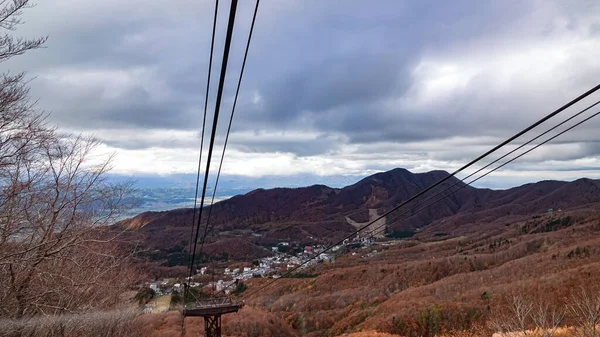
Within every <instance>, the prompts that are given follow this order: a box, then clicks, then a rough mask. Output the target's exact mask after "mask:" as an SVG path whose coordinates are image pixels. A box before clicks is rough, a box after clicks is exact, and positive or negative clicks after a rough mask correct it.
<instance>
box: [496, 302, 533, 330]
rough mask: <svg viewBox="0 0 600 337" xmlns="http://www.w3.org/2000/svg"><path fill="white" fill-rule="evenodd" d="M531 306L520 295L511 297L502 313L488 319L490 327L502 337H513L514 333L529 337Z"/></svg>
mask: <svg viewBox="0 0 600 337" xmlns="http://www.w3.org/2000/svg"><path fill="white" fill-rule="evenodd" d="M532 312H533V304H532V303H531V302H530V301H528V300H526V299H524V298H523V296H521V295H515V296H512V298H511V299H510V300H509V301H507V305H506V310H504V312H497V313H494V314H493V315H492V317H491V319H490V327H491V328H492V329H493V330H495V331H496V332H499V333H500V334H501V335H502V336H513V334H514V333H515V332H517V333H519V334H520V335H521V336H524V337H525V336H531V335H532V334H531V332H530V331H528V327H530V326H531V322H532V319H531V316H532V315H531V314H532Z"/></svg>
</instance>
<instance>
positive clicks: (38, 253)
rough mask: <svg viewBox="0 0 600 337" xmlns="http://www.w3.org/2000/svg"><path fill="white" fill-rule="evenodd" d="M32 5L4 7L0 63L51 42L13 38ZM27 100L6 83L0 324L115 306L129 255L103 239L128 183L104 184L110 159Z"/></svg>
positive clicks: (0, 149) (2, 92) (1, 0)
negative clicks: (63, 129)
mask: <svg viewBox="0 0 600 337" xmlns="http://www.w3.org/2000/svg"><path fill="white" fill-rule="evenodd" d="M28 6H29V2H28V1H27V0H12V1H9V0H0V30H2V29H3V30H4V31H5V32H6V33H5V34H4V35H3V37H1V38H0V62H2V61H5V60H7V59H9V58H11V57H13V56H16V55H20V54H23V53H24V52H26V51H28V50H31V49H35V48H39V47H41V46H42V45H43V43H44V42H45V41H46V39H45V38H40V39H34V40H27V39H21V38H14V37H12V35H11V34H10V33H11V32H12V31H14V30H15V29H16V28H17V26H18V25H19V24H20V23H21V20H20V15H21V13H22V10H23V9H24V8H27V7H28ZM45 117H46V116H45V114H44V113H43V112H40V111H39V110H37V109H36V107H35V102H31V101H30V99H29V91H28V87H27V81H26V80H25V75H24V74H17V75H10V74H4V75H2V77H1V78H0V284H1V285H2V286H1V287H0V317H10V318H22V317H31V316H34V315H36V314H45V315H52V314H58V313H61V314H63V313H66V312H74V311H81V310H86V309H89V308H92V307H94V308H98V307H101V308H107V307H111V306H113V305H114V304H116V303H117V302H118V298H117V296H118V294H120V293H122V291H123V290H124V287H126V286H127V284H128V280H129V278H130V277H131V276H132V275H131V274H130V270H131V268H129V265H128V264H129V259H128V257H129V255H128V254H127V252H124V251H123V250H122V249H121V247H120V246H119V245H118V243H117V242H116V240H117V238H118V233H116V234H114V233H110V232H109V231H108V230H106V228H107V227H106V226H105V225H108V224H112V223H114V222H115V221H116V220H117V218H118V217H119V216H120V215H121V213H122V211H123V210H124V209H127V208H128V207H129V206H130V203H129V202H128V199H127V198H126V196H127V194H128V192H129V191H130V189H129V187H130V186H129V185H128V184H112V183H109V182H108V181H107V180H106V172H107V171H108V170H109V169H110V162H111V159H112V157H111V156H110V155H108V156H106V155H100V154H98V153H96V152H95V151H96V149H97V145H98V142H97V141H96V140H95V139H94V138H92V137H85V136H73V135H67V134H61V133H58V132H57V131H56V130H54V129H53V128H51V127H49V126H48V124H47V123H46V118H45Z"/></svg>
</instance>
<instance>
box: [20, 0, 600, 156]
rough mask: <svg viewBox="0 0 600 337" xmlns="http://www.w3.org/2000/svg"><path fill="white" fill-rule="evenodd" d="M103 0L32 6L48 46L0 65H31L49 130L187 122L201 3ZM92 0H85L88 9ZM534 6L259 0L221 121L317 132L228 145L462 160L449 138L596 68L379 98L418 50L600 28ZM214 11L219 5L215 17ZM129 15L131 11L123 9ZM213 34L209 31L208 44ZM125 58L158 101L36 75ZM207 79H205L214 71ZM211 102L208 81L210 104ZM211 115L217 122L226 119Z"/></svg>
mask: <svg viewBox="0 0 600 337" xmlns="http://www.w3.org/2000/svg"><path fill="white" fill-rule="evenodd" d="M106 3H107V4H104V5H102V4H101V3H100V2H99V3H87V4H86V6H91V7H92V9H91V10H90V9H85V8H83V7H79V6H78V7H77V8H76V9H77V11H76V12H75V13H73V14H72V15H73V17H68V18H66V19H65V22H59V23H56V24H54V25H52V24H51V23H50V21H49V20H48V19H47V18H45V17H46V16H48V15H49V14H52V12H48V13H47V12H46V11H49V10H51V9H52V8H53V6H52V5H47V4H45V3H44V4H41V3H40V4H39V5H38V8H36V9H33V10H32V13H33V14H32V16H31V18H30V19H27V21H28V25H27V26H26V27H27V30H26V33H27V34H29V35H34V36H36V35H45V30H47V29H48V30H50V31H49V32H48V33H49V34H50V41H49V48H48V49H46V50H41V51H36V52H35V53H31V54H29V55H26V56H24V57H23V58H21V59H20V60H22V61H18V62H22V63H12V64H9V65H15V66H20V67H29V66H30V65H31V69H30V70H31V71H32V72H31V75H32V76H35V75H39V77H38V78H37V79H36V80H35V81H34V82H33V84H32V85H33V91H32V93H33V94H34V95H36V96H39V97H40V102H41V107H44V108H47V109H48V110H50V111H52V119H53V120H54V121H56V122H58V123H60V124H61V125H62V126H65V127H73V128H78V129H87V130H91V131H93V130H95V129H97V128H110V129H115V130H117V129H123V128H129V129H131V128H134V129H137V130H139V132H144V130H147V129H176V130H199V127H200V118H201V113H202V110H203V104H204V90H205V88H204V85H205V75H206V74H205V70H206V68H207V57H208V46H209V38H210V34H209V33H210V32H209V30H210V24H209V23H210V20H211V13H212V10H211V6H212V3H210V2H202V3H196V2H195V1H189V2H185V3H183V4H182V5H181V6H178V8H173V7H172V6H169V5H170V3H168V2H155V3H152V4H151V5H148V6H141V4H142V2H139V1H138V2H133V3H131V4H124V3H121V2H112V1H107V2H106ZM251 5H252V4H250V3H244V4H241V6H242V12H241V13H240V14H239V15H238V17H239V18H240V20H241V21H240V22H238V25H237V26H236V33H235V41H234V47H233V48H234V49H233V51H232V58H231V60H230V66H231V68H230V69H231V72H230V74H229V76H228V82H227V84H226V93H225V96H226V97H225V103H226V104H225V105H224V108H223V110H222V114H223V116H226V114H227V113H228V112H229V107H230V104H231V100H232V96H233V94H234V90H235V81H236V79H237V78H236V76H235V75H236V72H235V71H236V70H237V69H239V65H240V62H241V53H242V51H243V47H244V40H245V33H246V30H245V29H247V28H244V27H247V26H248V24H249V20H250V14H251V10H252V6H251ZM538 5H539V4H538ZM94 6H97V7H98V10H97V11H96V12H95V13H94V9H93V8H94ZM536 6H537V5H536V4H534V3H533V2H520V3H515V4H513V6H506V5H505V4H501V3H499V2H494V1H489V2H485V1H481V2H480V1H456V2H451V3H450V2H447V3H446V2H439V1H419V2H414V1H413V2H397V1H383V2H378V3H377V5H373V6H371V5H369V6H365V3H364V2H363V1H348V2H344V4H343V6H340V5H339V3H335V2H324V1H307V2H300V3H286V2H279V1H272V2H267V1H264V2H263V3H262V4H261V9H260V12H259V17H258V21H257V27H256V30H255V37H254V40H253V44H252V46H251V50H250V55H249V60H248V64H247V69H246V74H245V78H244V82H243V86H242V92H241V97H240V102H239V105H238V111H237V115H236V119H235V122H234V131H238V132H242V131H252V130H263V131H270V132H277V131H286V130H287V131H295V132H303V131H305V132H308V131H310V132H315V131H316V132H320V133H321V136H320V137H317V138H315V139H301V140H299V139H295V138H285V137H283V138H282V139H278V140H272V139H270V140H264V139H261V138H260V137H258V138H257V139H254V140H253V139H238V140H236V139H235V137H233V138H232V146H234V147H235V148H236V149H238V150H240V151H245V152H259V153H260V152H273V151H281V152H292V153H294V154H296V155H298V156H311V155H318V154H325V153H328V152H331V151H337V150H339V149H340V147H342V146H344V145H364V144H373V150H372V151H379V150H380V151H383V149H382V147H381V145H380V144H382V143H390V142H398V143H414V142H420V141H437V142H439V143H440V150H437V151H432V150H423V151H422V152H421V153H422V154H426V156H425V157H426V158H431V159H434V160H445V161H449V160H459V159H460V160H462V159H465V158H466V157H467V154H469V155H470V154H471V153H478V151H477V150H478V147H477V146H478V145H479V143H477V142H474V144H472V145H471V146H465V147H463V148H460V149H458V150H457V149H453V148H451V147H450V146H446V145H445V141H446V140H447V139H448V138H450V137H455V136H462V137H479V136H490V137H495V138H498V139H502V138H506V137H507V136H509V135H511V134H512V133H514V132H516V131H518V130H519V129H520V128H522V127H524V126H526V125H528V124H529V123H530V122H532V121H533V120H535V119H536V118H538V117H539V116H540V115H542V114H544V113H547V112H549V111H550V110H552V109H553V108H555V107H557V106H558V105H560V104H561V103H563V102H566V101H567V100H569V99H570V98H572V97H573V96H574V95H575V94H576V93H577V92H578V91H580V90H584V89H586V88H585V87H586V85H589V83H594V82H595V81H596V80H597V78H598V75H600V68H599V67H598V65H594V64H593V63H594V62H592V61H589V60H587V59H573V60H567V61H566V62H565V64H564V67H560V68H558V69H555V71H556V81H557V82H559V81H560V83H535V82H534V81H527V80H528V76H530V75H529V74H527V73H524V74H522V78H514V79H510V80H511V83H509V85H510V86H513V85H518V84H520V83H522V87H517V88H508V89H507V88H503V87H502V86H503V85H505V84H503V83H500V84H499V83H496V82H495V81H494V79H493V78H492V79H490V74H489V73H483V74H478V75H475V76H473V78H471V80H470V81H469V82H468V83H466V84H465V85H464V88H461V90H460V91H459V92H456V93H453V94H452V95H451V96H450V97H448V98H446V99H444V101H443V103H442V104H441V105H439V106H433V107H426V108H417V109H415V110H408V109H405V108H401V107H397V108H395V107H391V106H390V102H393V101H399V100H402V99H406V98H407V97H409V96H410V95H413V94H415V90H417V89H415V88H417V87H419V85H420V83H418V80H419V78H418V77H415V74H414V73H413V71H414V69H415V67H416V66H417V65H418V64H419V62H420V61H422V60H423V59H424V58H427V57H432V56H435V57H437V58H439V59H444V58H445V57H448V58H451V59H453V60H457V61H464V60H467V61H468V60H469V58H470V57H473V55H472V54H474V53H482V52H484V51H485V49H486V48H489V49H490V50H494V48H498V44H502V43H504V44H507V45H511V41H513V40H514V41H516V42H515V45H514V47H513V48H514V49H519V48H523V49H526V48H527V43H528V42H530V40H531V39H533V40H535V39H539V40H544V39H550V38H552V37H553V36H555V35H556V34H559V35H560V34H562V30H561V29H566V30H568V31H579V30H582V31H587V33H582V36H583V35H585V34H596V33H595V32H596V31H597V30H598V28H597V27H598V25H600V23H598V22H588V21H586V22H582V20H583V19H582V18H581V15H580V14H582V13H583V12H588V13H590V12H593V11H594V10H597V9H598V8H597V7H598V5H597V4H594V2H587V3H578V4H569V6H565V5H564V4H561V3H560V2H547V3H546V4H545V7H543V8H541V9H540V8H538V7H536ZM227 7H228V6H227V4H223V5H222V8H221V9H222V11H221V14H220V17H219V19H220V20H221V21H220V23H223V22H224V19H225V14H226V13H225V11H226V9H227ZM555 7H556V8H555ZM565 7H566V8H565ZM128 11H131V15H130V16H128V15H122V14H123V12H128ZM557 13H559V14H560V15H564V16H565V17H566V18H567V19H568V20H567V21H568V22H567V24H566V28H564V27H563V28H560V27H559V28H557V27H555V26H553V21H552V19H553V18H554V17H555V16H556V15H558V14H557ZM78 14H79V15H84V17H85V15H88V16H87V17H89V22H84V21H82V20H81V19H77V18H76V17H75V16H77V15H78ZM36 19H37V20H38V21H39V23H36ZM221 27H224V26H221ZM523 36H525V37H523ZM222 37H223V32H219V39H218V41H221V40H222ZM220 48H221V46H220V45H218V48H217V52H216V54H215V64H214V69H216V70H215V72H214V73H213V79H215V78H216V76H217V73H218V69H219V62H220V61H219V59H220V53H221V50H220ZM482 50H483V51H482ZM507 50H510V49H507ZM492 56H497V55H490V57H492ZM38 60H39V61H38ZM467 61H465V62H467ZM480 61H481V60H480ZM487 61H489V60H483V61H481V62H483V63H484V64H485V63H486V62H487ZM11 62H12V61H11ZM588 62H589V63H588ZM134 67H144V68H148V69H154V73H153V74H152V77H151V78H148V79H144V81H156V82H157V83H161V85H164V90H162V89H159V93H162V94H164V97H162V98H160V99H158V98H157V97H156V95H157V92H154V91H152V90H149V89H148V88H146V87H145V84H148V83H144V82H140V83H134V84H132V85H131V86H128V87H127V88H126V89H125V90H124V91H123V92H122V93H121V94H120V95H116V96H114V97H107V96H106V95H104V93H105V91H106V90H107V88H106V86H102V85H96V84H93V83H85V82H84V83H81V84H79V85H77V86H76V87H69V86H63V85H61V84H60V83H55V82H53V81H52V80H48V79H45V78H44V74H47V73H51V72H52V71H54V70H56V69H63V68H66V69H70V70H73V71H72V72H71V73H72V74H74V75H77V70H78V69H81V70H82V71H87V70H97V71H98V72H104V71H108V70H124V71H127V70H130V69H131V68H134ZM17 68H18V67H17ZM531 76H535V74H533V75H531ZM214 83H215V84H214V85H213V89H214V88H215V87H216V80H215V82H214ZM534 84H535V86H534ZM108 89H110V88H108ZM255 93H257V94H259V95H260V96H261V97H262V100H261V102H259V103H258V104H254V103H253V102H252V100H253V95H254V94H255ZM213 107H214V90H213V91H211V99H210V104H209V113H210V112H212V108H213ZM221 118H222V119H221V121H222V122H221V128H223V127H224V124H226V121H227V117H221ZM596 132H597V127H594V128H587V129H584V130H583V131H581V132H580V135H587V136H586V137H587V139H593V138H594V135H595V134H596ZM331 135H335V136H334V137H332V136H331ZM220 139H222V138H220ZM106 142H107V143H108V144H110V145H113V146H115V147H121V148H128V149H131V148H135V149H143V148H144V147H151V146H163V147H179V146H182V144H180V143H178V142H165V141H164V140H159V139H157V140H155V141H153V140H150V139H144V140H131V139H118V140H110V139H107V140H106ZM586 146H587V145H586ZM586 146H584V147H586ZM590 146H591V147H592V148H593V145H590ZM594 151H595V150H593V149H589V150H586V149H583V150H581V151H579V152H577V153H576V154H573V156H572V158H575V157H577V156H590V155H595V154H594ZM411 153H414V152H411Z"/></svg>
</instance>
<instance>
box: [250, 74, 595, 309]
mask: <svg viewBox="0 0 600 337" xmlns="http://www.w3.org/2000/svg"><path fill="white" fill-rule="evenodd" d="M598 89H600V84H598V85H596V86H595V87H593V88H591V89H590V90H588V91H586V92H584V93H583V94H581V95H579V96H578V97H576V98H574V99H573V100H571V101H570V102H568V103H567V104H565V105H563V106H562V107H560V108H558V109H556V110H555V111H553V112H551V113H549V114H548V115H546V116H545V117H543V118H541V119H540V120H538V121H537V122H535V123H533V124H531V125H530V126H528V127H527V128H525V129H523V130H521V131H520V132H518V133H516V134H515V135H514V136H512V137H510V138H508V139H507V140H505V141H503V142H502V143H500V144H498V145H496V146H495V147H493V148H492V149H490V150H488V151H487V152H485V153H484V154H482V155H480V156H479V157H477V158H475V159H473V160H471V161H470V162H469V163H467V164H465V165H463V166H462V167H461V168H459V169H458V170H456V171H454V172H453V173H451V174H450V175H448V176H447V177H445V178H443V179H441V180H439V181H438V182H436V183H434V184H433V185H431V186H429V187H428V188H426V189H424V190H422V191H421V192H419V193H417V194H415V195H413V196H412V197H410V198H409V199H408V200H406V201H403V202H402V203H400V204H399V205H398V206H396V207H394V208H392V209H391V210H389V211H387V212H385V213H384V214H382V215H380V216H378V217H377V218H376V219H375V220H372V221H370V222H369V223H368V224H366V225H364V226H362V227H361V228H359V229H357V230H356V231H354V232H353V233H351V234H349V235H347V236H346V237H344V238H343V239H342V240H340V241H339V242H337V243H335V244H333V245H331V246H329V247H328V248H326V249H325V250H324V251H323V252H322V253H325V252H327V251H329V250H331V249H332V248H333V247H334V246H337V245H339V244H342V243H343V242H344V241H345V240H346V239H349V238H351V237H352V236H354V235H356V234H358V233H360V232H362V231H363V230H365V229H366V228H368V227H369V226H371V225H372V224H373V223H375V222H377V221H379V220H381V219H383V218H385V217H386V216H388V215H389V214H391V213H392V212H394V211H396V210H397V209H399V208H401V207H403V206H405V205H406V204H408V203H410V202H412V201H413V200H415V199H417V198H418V197H420V196H422V195H423V194H425V193H427V192H429V191H431V190H432V189H434V188H435V187H437V186H439V185H441V184H442V183H444V182H445V181H447V180H448V179H450V178H452V177H454V176H455V175H456V174H458V173H460V172H462V171H463V170H465V169H467V168H469V167H470V166H472V165H473V164H475V163H477V162H478V161H480V160H482V159H484V158H485V157H487V156H489V155H490V154H492V153H494V152H496V151H497V150H498V149H500V148H502V147H504V146H506V145H507V144H508V143H510V142H512V141H513V140H515V139H517V138H519V137H521V136H522V135H524V134H525V133H527V132H529V131H531V130H532V129H534V128H536V127H537V126H539V125H540V124H542V123H544V122H546V121H547V120H549V119H551V118H553V117H555V116H556V115H558V114H559V113H561V112H562V111H564V110H566V109H567V108H569V107H571V106H572V105H574V104H576V103H577V102H579V101H581V100H582V99H584V98H586V97H587V96H589V95H591V94H593V93H594V92H596V91H598ZM315 258H316V256H313V257H312V258H310V259H308V260H306V261H305V262H303V263H302V264H300V265H299V266H297V267H294V268H292V270H290V271H288V272H287V273H286V274H284V275H283V276H287V275H290V274H291V273H292V272H294V271H296V270H298V269H299V268H300V267H302V266H304V265H305V264H307V263H308V262H310V261H311V260H314V259H315ZM283 276H282V277H283ZM277 280H279V279H275V280H273V281H271V282H269V283H267V284H265V285H263V286H262V287H260V288H258V289H257V290H255V291H253V292H251V293H250V294H249V295H248V297H251V296H252V295H254V294H256V293H258V292H260V291H262V290H263V289H265V288H266V287H268V286H270V285H271V284H273V283H274V282H276V281H277Z"/></svg>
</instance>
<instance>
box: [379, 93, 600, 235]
mask: <svg viewBox="0 0 600 337" xmlns="http://www.w3.org/2000/svg"><path fill="white" fill-rule="evenodd" d="M598 103H600V101H599V102H596V103H595V104H593V105H591V106H589V107H588V108H586V109H584V110H582V111H581V112H579V113H578V114H577V115H574V116H573V117H575V116H578V115H580V114H581V113H582V112H585V111H587V110H589V109H591V108H592V107H594V106H596V105H597V104H598ZM598 114H600V112H597V113H595V114H593V115H591V116H589V117H587V118H585V119H583V120H581V121H580V122H578V123H576V124H574V125H572V126H570V127H569V128H567V129H565V130H563V131H561V132H559V133H558V134H556V135H554V136H552V137H550V138H548V139H546V140H544V141H543V142H541V143H539V144H536V145H535V146H534V147H532V148H531V149H528V150H527V151H525V152H523V153H521V154H519V155H517V156H515V157H513V158H511V159H509V160H507V161H506V162H504V163H502V164H501V165H498V166H497V167H495V168H493V169H491V170H489V171H488V172H486V173H484V174H483V175H481V176H479V177H477V178H475V179H473V180H471V181H469V182H467V183H465V184H464V185H462V186H460V187H459V188H458V189H456V190H454V191H452V192H450V193H449V194H447V195H445V196H443V197H441V198H439V199H437V200H435V201H433V202H432V203H429V204H427V205H425V206H424V207H421V208H418V209H417V207H415V208H413V209H411V210H408V211H406V212H404V213H402V214H400V215H398V216H397V217H395V218H394V219H392V220H391V223H394V222H396V221H402V220H406V219H407V218H408V216H406V217H403V218H402V219H399V218H400V217H401V216H403V215H407V214H408V213H411V215H414V214H416V213H419V212H420V211H422V210H424V209H426V208H428V207H430V206H431V205H433V204H435V203H437V202H439V201H441V200H443V199H446V198H448V197H450V196H451V195H453V194H455V193H456V192H458V191H460V190H462V189H463V188H465V187H467V186H470V185H471V184H473V183H474V182H476V181H478V180H480V179H483V178H484V177H486V176H488V175H489V174H491V173H493V172H495V171H497V170H499V169H501V168H502V167H504V166H506V165H508V164H510V163H512V162H513V161H515V160H517V159H519V158H521V157H523V156H524V155H526V154H528V153H530V152H531V151H533V150H535V149H537V148H538V147H540V146H542V145H544V144H546V143H548V142H550V141H552V140H554V139H556V138H557V137H559V136H561V135H563V134H564V133H566V132H569V131H570V130H572V129H574V128H575V127H577V126H579V125H581V124H583V123H585V122H587V121H589V120H590V119H592V118H594V117H596V116H597V115H598ZM573 117H571V118H569V119H568V120H570V119H572V118H573ZM568 120H565V121H563V122H562V123H560V124H559V125H556V126H555V127H553V128H552V129H550V130H548V131H551V130H553V129H555V128H556V127H558V126H560V125H562V124H564V123H565V122H567V121H568ZM548 131H547V132H548ZM547 132H545V133H547ZM545 133H544V134H545ZM512 152H514V151H512ZM512 152H511V153H512ZM465 179H466V178H465ZM454 186H456V184H454V185H452V186H451V187H450V188H453V187H454ZM448 189H449V188H448ZM448 189H446V190H444V191H442V193H444V192H446V191H447V190H448ZM442 193H438V194H436V195H434V196H433V197H437V196H439V195H440V194H442ZM433 197H432V198H429V199H427V200H425V201H428V200H431V199H433ZM385 225H387V224H384V225H379V226H377V227H375V229H373V230H372V232H375V231H377V230H379V229H381V228H382V227H383V226H385Z"/></svg>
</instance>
